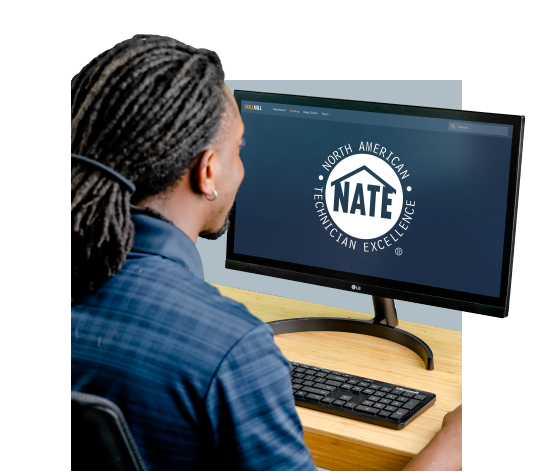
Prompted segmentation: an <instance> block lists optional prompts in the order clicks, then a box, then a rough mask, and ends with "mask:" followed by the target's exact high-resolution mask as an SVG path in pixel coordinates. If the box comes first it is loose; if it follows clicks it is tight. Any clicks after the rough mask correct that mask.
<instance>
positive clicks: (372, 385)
mask: <svg viewBox="0 0 535 472" xmlns="http://www.w3.org/2000/svg"><path fill="white" fill-rule="evenodd" d="M370 388H373V389H374V390H379V389H380V388H381V386H380V385H377V384H371V385H370Z"/></svg>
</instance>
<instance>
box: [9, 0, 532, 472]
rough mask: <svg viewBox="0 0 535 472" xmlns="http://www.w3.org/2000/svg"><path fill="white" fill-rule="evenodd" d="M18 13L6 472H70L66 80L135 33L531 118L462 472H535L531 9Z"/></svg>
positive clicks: (77, 7) (292, 75)
mask: <svg viewBox="0 0 535 472" xmlns="http://www.w3.org/2000/svg"><path fill="white" fill-rule="evenodd" d="M12 5H15V4H12ZM17 5H18V6H17V7H15V6H11V7H6V6H3V7H2V14H1V15H0V18H1V25H2V28H0V31H1V33H0V34H1V37H2V74H1V81H2V87H1V89H0V90H1V92H0V93H1V96H0V97H1V102H0V103H1V104H2V114H1V119H2V123H1V124H2V156H1V157H2V170H1V172H0V191H1V195H2V213H3V214H2V225H1V233H0V234H1V238H2V248H3V252H4V254H3V257H2V265H1V267H2V271H1V274H2V284H1V287H2V292H1V293H2V296H1V307H0V333H1V334H2V342H1V343H0V349H1V351H0V359H1V362H2V382H1V386H2V388H1V395H2V417H1V419H0V432H1V433H2V463H3V468H5V469H6V470H14V469H19V470H27V469H30V468H33V467H34V468H39V469H45V470H70V458H69V451H70V423H69V414H70V408H69V382H70V362H69V354H70V326H69V274H70V269H69V266H70V263H69V254H68V247H69V244H70V242H69V217H68V205H69V204H68V198H67V194H68V191H69V190H68V188H69V184H68V182H69V165H68V164H67V162H68V161H65V159H66V157H65V156H66V155H68V152H67V151H68V149H67V147H68V142H69V127H70V124H69V106H70V94H69V80H70V79H71V77H72V76H73V75H74V74H75V73H76V72H77V71H78V70H79V69H80V68H81V67H82V66H83V65H85V64H86V63H87V62H88V61H89V60H90V59H92V58H93V57H94V56H95V55H97V54H99V53H100V52H102V51H104V50H105V49H108V48H109V47H111V46H113V45H114V44H115V43H116V42H119V41H121V40H123V39H125V38H127V37H130V36H132V35H134V34H135V33H156V34H162V35H169V36H172V37H174V38H176V39H179V40H181V41H183V42H186V43H188V44H191V45H193V46H195V47H206V48H209V49H213V50H215V51H217V52H218V54H219V55H220V57H221V60H222V62H223V66H224V69H225V72H226V76H227V79H301V80H303V79H351V80H356V79H377V80H381V79H457V80H458V79H462V81H463V108H464V109H466V110H475V111H485V112H493V113H507V114H519V115H520V114H523V115H526V117H527V119H526V122H527V124H526V128H527V132H526V134H525V139H524V141H525V143H524V153H523V166H522V180H521V186H520V204H519V213H518V225H517V239H516V248H515V262H514V271H513V285H512V299H511V309H510V314H509V318H507V319H505V320H500V319H493V318H489V317H484V316H478V315H469V314H466V315H464V318H463V338H464V343H463V372H464V376H463V382H464V383H463V387H464V388H463V390H464V392H463V393H464V395H463V402H464V428H463V451H464V454H463V457H464V470H485V471H488V470H497V471H498V470H499V471H502V470H514V469H530V468H532V467H533V465H531V466H530V465H529V464H530V461H531V458H532V451H531V450H530V448H531V447H533V446H532V445H533V439H534V433H533V426H532V424H533V421H534V419H535V408H534V407H533V402H532V401H531V400H530V398H531V397H532V396H533V389H532V386H533V381H532V374H533V363H532V346H533V344H534V341H533V331H534V330H533V323H532V317H533V315H534V308H533V300H532V293H531V292H532V290H531V286H532V284H533V282H534V279H535V277H534V276H533V268H534V262H535V261H534V258H533V244H532V237H533V230H534V223H533V219H534V215H533V203H532V201H533V198H535V195H534V188H535V185H534V184H535V182H534V180H535V169H534V159H533V157H532V155H533V149H534V148H533V136H534V133H533V131H532V130H533V129H535V127H533V126H534V125H532V119H533V118H532V117H534V116H535V110H534V100H533V96H534V92H533V75H532V72H531V65H532V63H533V48H532V46H533V44H534V41H533V40H534V38H533V25H532V21H531V19H532V14H530V13H528V11H527V9H526V8H527V5H529V3H528V2H515V1H509V2H499V3H498V2H492V1H486V2H468V1H467V2H410V1H408V2H407V1H406V2H356V1H353V2H336V1H335V2H312V1H310V0H309V1H306V2H295V1H294V2H289V1H288V0H286V1H282V2H280V1H270V2H232V1H230V2H180V1H173V2H159V1H151V2H136V1H129V2H124V1H121V2H114V1H106V2H99V1H91V2H83V3H82V2H77V3H75V2H70V3H67V2H64V3H62V2H26V3H22V2H19V3H18V4H17Z"/></svg>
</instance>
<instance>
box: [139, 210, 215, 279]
mask: <svg viewBox="0 0 535 472" xmlns="http://www.w3.org/2000/svg"><path fill="white" fill-rule="evenodd" d="M132 221H133V222H134V229H135V234H134V245H133V246H132V252H141V253H145V254H155V255H159V256H162V257H165V258H167V259H171V260H173V261H175V262H181V263H183V264H184V265H185V266H186V267H187V268H188V269H189V271H190V272H191V273H192V274H193V275H194V276H195V277H198V278H199V279H203V280H204V273H203V268H202V261H201V256H200V255H199V251H198V250H197V247H196V246H195V244H193V241H192V240H191V239H190V238H189V237H188V236H186V234H185V233H184V232H183V231H182V230H181V229H179V228H177V227H176V226H174V225H172V224H170V223H167V222H165V221H163V220H160V219H158V218H153V217H152V216H146V215H139V214H132Z"/></svg>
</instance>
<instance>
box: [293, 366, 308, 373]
mask: <svg viewBox="0 0 535 472" xmlns="http://www.w3.org/2000/svg"><path fill="white" fill-rule="evenodd" d="M305 370H306V369H304V368H303V367H297V368H296V369H295V372H304V371H305Z"/></svg>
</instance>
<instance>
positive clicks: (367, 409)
mask: <svg viewBox="0 0 535 472" xmlns="http://www.w3.org/2000/svg"><path fill="white" fill-rule="evenodd" d="M355 410H359V411H364V412H365V413H371V414H372V415H375V414H377V413H378V412H379V410H378V409H377V408H372V407H370V406H363V405H359V406H357V407H356V408H355Z"/></svg>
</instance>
